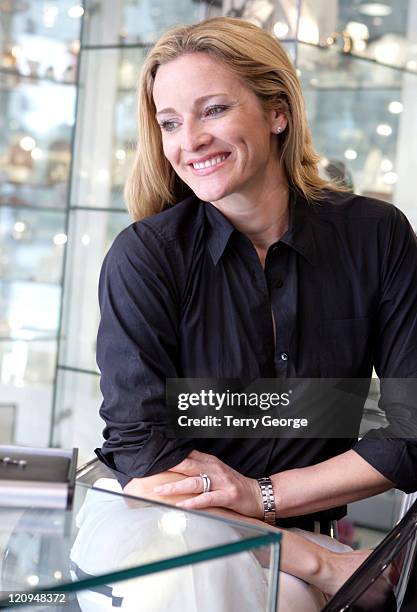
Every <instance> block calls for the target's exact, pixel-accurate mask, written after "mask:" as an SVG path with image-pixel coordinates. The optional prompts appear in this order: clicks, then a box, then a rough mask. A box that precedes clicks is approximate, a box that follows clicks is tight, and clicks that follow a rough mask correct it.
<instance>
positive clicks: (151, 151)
mask: <svg viewBox="0 0 417 612" xmlns="http://www.w3.org/2000/svg"><path fill="white" fill-rule="evenodd" d="M138 121H139V136H138V146H137V152H136V159H135V161H134V165H133V170H132V174H131V177H130V179H129V181H128V184H127V186H126V198H127V202H128V206H129V210H130V213H131V215H132V217H133V219H134V220H135V222H134V223H133V224H132V225H131V226H130V227H129V228H127V229H126V230H125V231H123V232H122V233H121V234H120V235H119V236H118V237H117V238H116V240H115V242H114V244H113V246H112V248H111V249H110V252H109V253H108V255H107V256H106V259H105V262H104V264H103V269H102V274H101V279H100V306H101V314H102V319H101V324H100V330H99V334H98V348H97V358H98V364H99V367H100V369H101V373H102V379H101V388H102V392H103V397H104V401H103V404H102V407H101V416H102V417H103V418H104V420H105V422H106V429H105V431H104V437H105V442H104V445H103V448H102V449H101V450H97V451H96V452H97V454H98V456H99V457H100V458H101V459H102V461H104V462H105V463H106V464H107V465H108V466H110V467H111V468H112V469H113V470H114V472H115V474H116V475H117V477H118V479H119V482H120V483H121V485H122V486H123V487H124V488H125V491H127V492H128V493H131V494H136V495H145V496H154V497H155V498H159V499H163V500H165V501H168V502H170V501H171V502H172V503H177V502H180V503H181V504H182V505H183V506H184V507H188V508H195V509H210V510H212V511H221V512H225V513H228V512H229V513H233V514H236V513H237V514H238V515H239V516H241V517H246V519H247V520H264V519H268V521H269V522H271V523H274V524H275V525H277V526H280V527H297V528H301V529H304V530H306V531H310V532H313V531H315V532H320V533H321V534H327V535H329V533H330V528H331V522H332V521H334V520H336V519H339V518H341V517H342V516H343V515H344V514H345V511H346V508H345V505H346V504H347V503H348V502H351V501H354V500H358V499H361V498H365V497H368V496H371V495H375V494H377V493H381V492H383V491H386V490H387V489H390V488H392V487H393V486H396V487H398V488H400V489H402V490H404V491H411V490H414V489H416V488H417V470H416V467H417V445H416V434H415V432H416V427H415V425H414V424H413V423H414V421H413V420H412V419H410V415H411V416H413V418H414V416H415V406H414V400H413V399H412V397H411V396H412V394H407V391H408V387H407V386H405V387H402V392H401V395H402V397H401V402H399V401H398V399H397V398H396V397H393V395H392V392H391V391H392V390H391V387H386V386H384V383H381V388H382V400H381V402H382V404H381V405H382V407H383V408H384V409H385V410H386V411H387V413H388V415H389V420H390V421H391V424H390V427H389V428H388V429H387V430H384V431H378V432H376V433H374V434H372V433H371V434H370V435H367V436H365V437H364V438H363V439H362V440H361V441H360V442H357V441H356V440H352V439H345V438H340V439H326V438H317V439H283V438H281V439H279V438H271V439H236V438H232V439H231V438H221V439H213V438H211V439H190V438H187V439H168V438H167V437H166V435H165V426H166V423H167V410H166V407H165V381H166V378H186V377H187V378H218V379H230V378H249V379H251V380H253V379H259V378H286V377H300V378H322V377H323V378H332V377H334V378H339V377H345V378H361V379H365V381H366V380H368V381H369V379H370V377H371V374H372V368H373V367H375V369H376V371H377V373H378V375H379V376H380V378H381V379H382V378H389V377H398V378H399V377H402V378H404V379H406V378H410V379H411V378H412V377H416V376H417V351H416V350H415V349H416V341H415V338H416V337H417V314H416V313H417V247H416V240H415V236H414V234H413V232H412V231H411V228H410V226H409V224H408V222H407V220H406V219H405V217H404V216H403V215H402V213H401V212H400V211H399V210H397V209H396V208H395V207H394V206H392V205H389V204H386V203H383V202H380V201H378V200H373V199H372V200H371V199H369V198H364V197H360V196H356V195H354V194H351V193H349V192H348V191H347V190H344V189H343V188H341V187H338V186H336V185H334V184H331V183H328V182H326V181H324V180H323V179H322V178H320V176H319V174H318V170H317V162H318V156H317V154H316V153H315V151H314V149H313V146H312V141H311V136H310V131H309V128H308V125H307V120H306V114H305V108H304V103H303V96H302V92H301V89H300V84H299V81H298V78H297V75H296V72H295V70H294V68H293V66H292V65H291V63H290V61H289V60H288V57H287V55H286V53H285V52H284V50H283V49H282V47H281V46H280V44H279V43H278V42H277V40H276V39H274V38H273V37H272V36H270V35H269V34H267V33H266V32H263V31H262V30H260V29H259V28H257V27H256V26H254V25H252V24H250V23H247V22H245V21H242V20H235V19H230V18H216V19H211V20H208V21H204V22H202V23H199V24H196V25H193V26H186V27H177V28H175V29H173V30H171V31H169V32H167V33H166V34H165V35H163V36H162V37H161V39H160V40H159V41H158V42H157V43H156V45H155V46H154V48H153V49H152V50H151V51H150V53H149V55H148V57H147V59H146V61H145V63H144V66H143V69H142V74H141V78H140V83H139V113H138ZM368 384H369V382H368ZM354 401H356V402H359V405H356V406H352V409H353V408H355V409H356V410H357V409H358V408H359V412H360V411H361V410H362V408H363V400H361V399H360V398H359V399H356V400H355V399H354V398H353V399H352V402H354ZM360 402H362V403H360ZM405 438H407V439H405ZM202 474H203V477H202V476H201V475H202ZM265 500H267V501H268V503H269V511H268V507H267V506H268V504H266V503H265ZM271 507H272V511H271ZM213 509H214V510H213ZM215 509H217V510H215ZM219 509H220V510H219ZM271 512H272V514H273V516H272V519H271ZM285 538H286V539H285V540H284V557H283V567H284V570H285V571H287V572H289V573H290V574H293V575H296V576H299V577H301V578H303V579H305V580H306V581H307V582H309V583H310V584H313V585H316V586H318V587H319V588H320V589H322V590H324V591H325V592H327V593H333V592H334V591H335V590H336V589H337V588H338V586H340V584H341V583H342V582H343V581H344V580H345V579H346V577H347V576H348V575H349V574H350V573H351V572H352V571H353V570H354V569H355V568H356V566H357V565H358V564H359V563H360V561H361V560H362V559H363V558H364V557H365V556H366V552H361V553H347V554H337V553H330V552H327V551H326V550H325V549H323V548H321V547H319V546H317V545H316V544H314V543H311V542H308V541H307V540H306V539H300V537H299V536H297V535H296V534H294V533H289V534H286V536H285ZM336 559H337V563H336V561H335V560H336ZM336 568H337V571H336Z"/></svg>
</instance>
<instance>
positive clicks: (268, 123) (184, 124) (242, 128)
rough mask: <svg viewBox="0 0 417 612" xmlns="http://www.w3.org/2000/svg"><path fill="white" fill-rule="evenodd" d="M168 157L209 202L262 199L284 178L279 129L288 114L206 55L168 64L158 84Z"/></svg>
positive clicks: (157, 102) (158, 105)
mask: <svg viewBox="0 0 417 612" xmlns="http://www.w3.org/2000/svg"><path fill="white" fill-rule="evenodd" d="M153 98H154V103H155V107H156V111H157V121H158V123H159V125H160V126H161V131H162V143H163V150H164V155H165V157H166V158H167V159H168V161H169V162H170V164H171V165H172V168H173V169H174V170H175V172H176V173H177V174H178V176H179V177H180V178H181V179H182V180H183V181H184V183H186V184H187V185H188V186H189V187H190V188H191V189H192V191H193V192H194V193H195V194H196V195H197V197H199V198H200V199H201V200H204V201H207V202H213V203H215V202H221V201H223V200H224V199H225V198H230V197H233V196H235V195H237V194H240V195H242V196H245V197H247V198H256V196H257V194H258V193H261V192H262V190H264V189H265V182H268V181H269V182H270V181H271V180H272V181H274V180H275V179H274V177H278V176H279V175H280V172H281V171H280V167H279V155H278V146H277V138H276V129H277V128H278V127H281V128H282V129H284V128H285V125H286V119H285V117H284V115H282V114H281V115H278V114H277V113H276V112H275V111H265V110H264V109H263V107H262V105H261V103H260V101H259V99H258V98H257V96H256V95H255V94H254V93H253V92H252V90H251V89H249V88H248V87H247V86H246V85H245V84H244V83H243V82H242V80H241V79H239V78H238V77H237V76H236V75H235V74H234V73H233V71H231V70H230V69H229V68H228V67H227V66H225V65H224V64H223V63H221V62H220V61H218V60H216V59H215V58H213V57H212V56H210V55H208V54H206V53H194V54H188V55H182V56H180V57H178V58H177V59H175V60H172V61H170V62H168V63H166V64H163V65H162V66H160V67H159V68H158V70H157V73H156V76H155V82H154V88H153Z"/></svg>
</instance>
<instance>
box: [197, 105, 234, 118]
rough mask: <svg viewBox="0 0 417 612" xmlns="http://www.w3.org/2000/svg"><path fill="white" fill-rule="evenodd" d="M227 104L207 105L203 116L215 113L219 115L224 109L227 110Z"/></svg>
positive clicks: (210, 115) (211, 115)
mask: <svg viewBox="0 0 417 612" xmlns="http://www.w3.org/2000/svg"><path fill="white" fill-rule="evenodd" d="M227 108H228V107H227V106H225V105H224V104H214V105H213V106H208V107H207V108H205V109H204V113H203V115H204V117H213V116H215V115H220V114H221V113H223V112H224V111H225V110H227Z"/></svg>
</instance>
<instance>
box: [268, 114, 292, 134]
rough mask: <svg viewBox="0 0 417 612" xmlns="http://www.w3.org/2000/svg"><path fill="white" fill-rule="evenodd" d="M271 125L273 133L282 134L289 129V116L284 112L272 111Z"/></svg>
mask: <svg viewBox="0 0 417 612" xmlns="http://www.w3.org/2000/svg"><path fill="white" fill-rule="evenodd" d="M270 124H271V131H272V132H273V133H274V134H282V132H284V131H285V128H286V127H287V124H288V121H287V116H286V114H285V113H283V112H282V111H277V110H271V111H270Z"/></svg>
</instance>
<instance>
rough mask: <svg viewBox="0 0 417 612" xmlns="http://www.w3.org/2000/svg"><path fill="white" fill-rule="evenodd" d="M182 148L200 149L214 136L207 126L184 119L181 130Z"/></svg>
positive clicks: (188, 149)
mask: <svg viewBox="0 0 417 612" xmlns="http://www.w3.org/2000/svg"><path fill="white" fill-rule="evenodd" d="M181 137H182V140H181V149H182V150H183V151H187V152H193V151H198V150H199V149H201V148H202V147H205V146H206V145H208V144H210V142H211V140H212V136H211V135H210V134H209V133H208V131H207V129H206V126H204V125H201V124H200V123H199V122H197V121H184V123H183V125H182V130H181Z"/></svg>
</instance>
